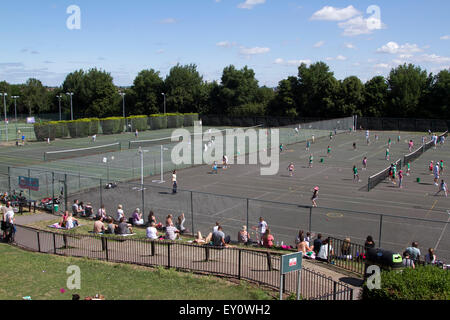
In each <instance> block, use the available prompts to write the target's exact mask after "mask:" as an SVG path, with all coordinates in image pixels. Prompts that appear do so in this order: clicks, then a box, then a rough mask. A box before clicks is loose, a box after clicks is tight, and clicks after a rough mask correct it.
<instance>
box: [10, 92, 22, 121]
mask: <svg viewBox="0 0 450 320" xmlns="http://www.w3.org/2000/svg"><path fill="white" fill-rule="evenodd" d="M11 98H13V99H14V116H15V118H16V123H17V99H19V98H20V96H12V97H11Z"/></svg>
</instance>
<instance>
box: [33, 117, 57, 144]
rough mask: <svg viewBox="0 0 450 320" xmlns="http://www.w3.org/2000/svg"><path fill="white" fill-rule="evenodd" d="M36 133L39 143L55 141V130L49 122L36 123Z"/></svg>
mask: <svg viewBox="0 0 450 320" xmlns="http://www.w3.org/2000/svg"><path fill="white" fill-rule="evenodd" d="M34 133H35V135H36V140H37V141H45V140H47V138H50V140H55V129H54V127H53V126H52V125H50V123H49V122H43V123H35V124H34Z"/></svg>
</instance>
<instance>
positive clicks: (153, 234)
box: [147, 222, 158, 240]
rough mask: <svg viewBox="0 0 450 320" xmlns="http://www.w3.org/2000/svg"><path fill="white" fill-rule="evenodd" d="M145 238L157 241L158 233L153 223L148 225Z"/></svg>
mask: <svg viewBox="0 0 450 320" xmlns="http://www.w3.org/2000/svg"><path fill="white" fill-rule="evenodd" d="M147 238H148V239H150V240H157V239H158V231H157V230H156V227H155V223H154V222H152V223H150V227H148V228H147Z"/></svg>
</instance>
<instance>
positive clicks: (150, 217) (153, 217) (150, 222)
mask: <svg viewBox="0 0 450 320" xmlns="http://www.w3.org/2000/svg"><path fill="white" fill-rule="evenodd" d="M152 222H154V223H155V226H156V225H157V224H158V223H157V222H156V217H155V213H154V212H153V210H150V213H149V214H148V222H147V223H148V225H149V226H150V225H151V224H152Z"/></svg>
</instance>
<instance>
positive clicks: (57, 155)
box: [44, 142, 121, 161]
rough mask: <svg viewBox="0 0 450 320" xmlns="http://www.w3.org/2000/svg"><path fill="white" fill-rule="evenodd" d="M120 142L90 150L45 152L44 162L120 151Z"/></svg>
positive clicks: (90, 148)
mask: <svg viewBox="0 0 450 320" xmlns="http://www.w3.org/2000/svg"><path fill="white" fill-rule="evenodd" d="M120 150H121V146H120V142H116V143H111V144H107V145H103V146H96V147H89V148H79V149H71V150H60V151H47V152H44V161H52V160H59V159H69V158H79V157H84V156H91V155H96V154H101V153H107V152H114V151H120Z"/></svg>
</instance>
